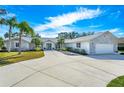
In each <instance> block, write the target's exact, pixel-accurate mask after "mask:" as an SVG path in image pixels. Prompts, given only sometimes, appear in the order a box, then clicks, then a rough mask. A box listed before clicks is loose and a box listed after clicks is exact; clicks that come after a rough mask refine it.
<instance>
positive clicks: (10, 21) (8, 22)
mask: <svg viewBox="0 0 124 93" xmlns="http://www.w3.org/2000/svg"><path fill="white" fill-rule="evenodd" d="M6 25H8V26H9V48H8V52H10V51H11V37H12V29H13V28H14V27H16V26H17V21H16V18H15V17H12V18H9V19H7V20H6Z"/></svg>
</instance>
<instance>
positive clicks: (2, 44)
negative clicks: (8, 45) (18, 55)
mask: <svg viewBox="0 0 124 93" xmlns="http://www.w3.org/2000/svg"><path fill="white" fill-rule="evenodd" d="M3 46H4V41H3V38H2V37H0V49H1V48H2V47H3Z"/></svg>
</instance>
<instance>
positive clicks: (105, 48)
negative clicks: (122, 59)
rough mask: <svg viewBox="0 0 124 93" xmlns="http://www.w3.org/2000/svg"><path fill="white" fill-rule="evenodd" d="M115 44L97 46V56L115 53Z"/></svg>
mask: <svg viewBox="0 0 124 93" xmlns="http://www.w3.org/2000/svg"><path fill="white" fill-rule="evenodd" d="M113 47H114V45H113V44H96V48H95V52H96V54H105V53H114V48H113Z"/></svg>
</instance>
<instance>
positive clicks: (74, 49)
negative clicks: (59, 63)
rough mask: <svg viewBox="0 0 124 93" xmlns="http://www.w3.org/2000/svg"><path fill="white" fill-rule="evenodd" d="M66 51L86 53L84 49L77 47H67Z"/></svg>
mask: <svg viewBox="0 0 124 93" xmlns="http://www.w3.org/2000/svg"><path fill="white" fill-rule="evenodd" d="M67 51H70V52H74V53H79V54H82V55H87V53H86V51H85V50H84V49H77V48H71V47H67Z"/></svg>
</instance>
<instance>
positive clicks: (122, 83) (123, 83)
mask: <svg viewBox="0 0 124 93" xmlns="http://www.w3.org/2000/svg"><path fill="white" fill-rule="evenodd" d="M107 87H124V76H120V77H117V78H115V79H113V80H112V81H110V82H109V84H108V85H107Z"/></svg>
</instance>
